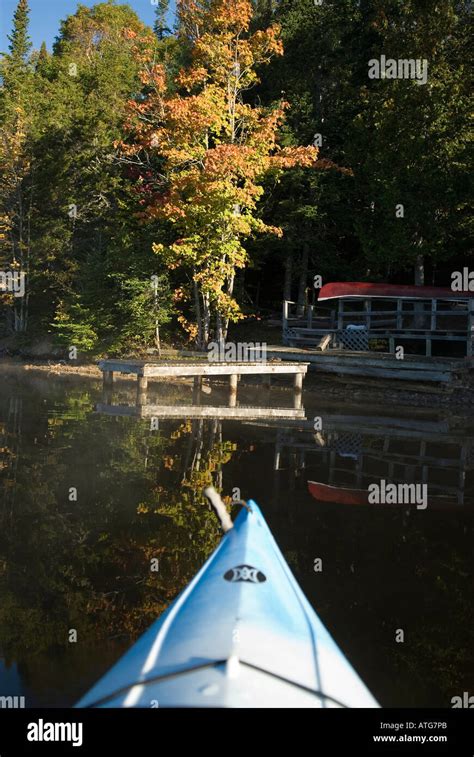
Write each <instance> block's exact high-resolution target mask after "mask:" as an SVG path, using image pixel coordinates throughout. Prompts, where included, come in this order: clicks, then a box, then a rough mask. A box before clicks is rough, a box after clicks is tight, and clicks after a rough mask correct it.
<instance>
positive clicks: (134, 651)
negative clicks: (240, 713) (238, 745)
mask: <svg viewBox="0 0 474 757" xmlns="http://www.w3.org/2000/svg"><path fill="white" fill-rule="evenodd" d="M78 706H79V707H89V706H96V707H205V706H209V707H377V706H378V705H377V702H376V701H375V699H374V698H373V697H372V695H371V694H370V692H369V691H368V689H367V688H366V686H365V685H364V684H363V682H362V681H361V679H360V678H359V676H358V675H357V673H356V672H355V671H354V669H353V668H352V667H351V665H350V664H349V662H348V661H347V659H346V658H345V657H344V655H343V654H342V652H341V651H340V650H339V648H338V647H337V645H336V644H335V642H334V641H333V640H332V638H331V636H330V635H329V633H328V632H327V630H326V629H325V627H324V626H323V624H322V623H321V621H320V620H319V618H318V617H317V615H316V613H315V612H314V610H313V609H312V607H311V606H310V604H309V602H308V601H307V599H306V597H305V596H304V594H303V592H302V591H301V589H300V588H299V586H298V584H297V583H296V580H295V578H294V577H293V575H292V573H291V571H290V569H289V567H288V565H287V563H286V561H285V559H284V557H283V555H282V554H281V552H280V550H279V548H278V546H277V544H276V542H275V540H274V538H273V536H272V534H271V532H270V530H269V529H268V526H267V525H266V523H265V520H264V518H263V516H262V514H261V512H260V510H259V508H258V506H257V505H256V504H255V503H254V502H249V503H248V506H247V508H245V507H244V508H242V510H241V511H240V513H239V515H238V517H237V519H236V521H235V524H234V527H233V528H232V529H231V530H230V531H228V533H226V535H225V536H224V537H223V538H222V541H221V543H220V544H219V546H218V547H217V549H216V550H215V551H214V553H213V554H212V555H211V556H210V558H209V559H208V561H207V562H206V563H205V565H204V566H203V567H202V569H201V570H200V571H199V573H198V574H197V575H196V576H195V578H194V579H193V580H192V581H191V583H190V584H189V585H188V586H187V587H186V589H184V591H183V592H182V593H181V594H180V595H179V597H178V598H177V599H176V600H175V602H174V603H173V604H172V605H171V606H170V607H169V608H168V610H167V611H166V612H165V613H164V614H163V615H162V617H161V618H159V619H158V620H157V621H156V622H155V623H154V624H153V625H152V626H151V627H150V628H149V630H148V631H147V632H146V633H145V634H144V635H143V636H142V637H141V638H140V639H139V640H138V641H137V643H136V644H135V645H134V646H133V647H132V648H131V649H130V650H129V651H128V652H127V653H126V654H125V655H124V656H123V657H122V658H121V660H119V661H118V663H117V664H116V665H115V666H114V667H113V668H112V669H111V670H110V671H109V672H108V673H107V674H106V675H105V676H104V677H103V678H102V679H101V680H100V681H99V682H98V683H97V684H96V685H95V686H94V687H93V688H92V689H91V691H90V692H88V693H87V694H86V695H85V696H84V697H83V698H82V699H81V701H80V702H79V704H78Z"/></svg>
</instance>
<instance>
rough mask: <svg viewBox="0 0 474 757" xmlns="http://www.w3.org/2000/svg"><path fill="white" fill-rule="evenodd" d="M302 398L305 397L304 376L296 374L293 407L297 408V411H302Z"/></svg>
mask: <svg viewBox="0 0 474 757" xmlns="http://www.w3.org/2000/svg"><path fill="white" fill-rule="evenodd" d="M302 396H303V374H302V373H295V380H294V396H293V407H294V408H295V410H300V409H301V400H302Z"/></svg>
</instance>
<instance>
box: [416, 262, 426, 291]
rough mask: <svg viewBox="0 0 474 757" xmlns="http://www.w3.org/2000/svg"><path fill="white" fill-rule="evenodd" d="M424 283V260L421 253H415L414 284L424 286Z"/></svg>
mask: <svg viewBox="0 0 474 757" xmlns="http://www.w3.org/2000/svg"><path fill="white" fill-rule="evenodd" d="M424 283H425V261H424V257H423V255H422V254H420V255H417V257H416V262H415V284H416V286H424Z"/></svg>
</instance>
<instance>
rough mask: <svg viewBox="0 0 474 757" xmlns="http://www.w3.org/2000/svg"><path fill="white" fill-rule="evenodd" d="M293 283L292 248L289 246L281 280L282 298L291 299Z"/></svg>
mask: <svg viewBox="0 0 474 757" xmlns="http://www.w3.org/2000/svg"><path fill="white" fill-rule="evenodd" d="M292 283H293V249H292V248H291V247H290V249H289V251H288V255H287V256H286V260H285V279H284V282H283V299H284V300H291V289H292Z"/></svg>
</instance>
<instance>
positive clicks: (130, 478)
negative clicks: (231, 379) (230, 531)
mask: <svg viewBox="0 0 474 757" xmlns="http://www.w3.org/2000/svg"><path fill="white" fill-rule="evenodd" d="M0 386H1V395H0V696H15V695H17V696H24V697H25V701H26V706H27V707H35V706H41V707H43V706H48V707H58V706H69V705H72V704H74V702H75V701H77V699H78V698H79V697H80V696H81V695H82V694H83V693H84V692H85V691H86V690H87V689H88V688H89V687H90V686H91V685H92V684H93V683H94V682H95V681H96V680H97V679H98V678H99V677H100V676H101V675H102V674H103V673H104V672H105V670H106V669H107V668H108V667H110V665H111V664H112V663H113V662H114V661H115V660H116V659H117V658H118V657H119V656H120V655H121V654H122V653H123V652H124V651H125V650H126V649H127V648H128V647H129V646H130V644H131V643H132V642H133V641H134V640H135V639H136V638H137V637H138V635H139V634H140V633H141V632H143V631H144V630H145V629H146V628H147V627H148V626H149V625H150V623H151V622H152V621H153V620H154V619H155V618H156V617H157V616H158V615H159V614H160V613H161V612H162V611H163V610H164V609H165V608H166V606H167V605H168V604H169V602H170V601H171V600H172V599H173V598H174V597H175V596H176V594H177V593H178V592H179V591H180V590H181V589H182V588H183V587H184V586H185V585H186V584H187V582H188V581H189V580H190V579H191V578H192V576H193V575H194V573H195V572H196V571H197V569H198V568H199V567H200V566H201V565H202V563H203V561H204V560H205V559H206V558H207V557H208V555H209V554H210V552H211V551H212V550H213V548H214V547H215V546H216V545H217V543H218V541H219V538H220V533H219V528H218V525H217V522H216V520H215V517H214V516H213V515H212V513H211V512H210V511H209V509H208V507H207V506H206V505H204V504H203V501H202V495H201V492H202V488H203V486H205V485H206V484H209V483H211V481H212V482H213V483H214V485H215V486H216V487H218V488H219V489H220V490H221V491H222V495H223V496H225V497H227V498H229V500H230V498H231V497H232V496H233V495H236V496H238V495H240V496H242V497H243V498H253V499H255V500H256V501H257V502H258V503H259V505H260V506H261V508H262V510H263V512H264V514H265V517H266V519H267V522H268V524H269V526H270V528H271V530H272V531H273V533H274V536H275V537H276V540H277V542H278V543H279V545H280V547H281V549H282V551H283V553H284V554H285V557H286V559H287V560H288V562H289V564H290V566H291V568H292V570H293V571H294V573H295V575H296V577H297V579H298V581H299V582H300V584H301V586H302V588H303V590H304V591H305V593H306V595H307V597H308V599H309V600H310V602H311V603H312V605H313V607H314V608H315V610H316V611H317V612H318V613H319V615H320V617H321V619H322V620H323V622H324V623H325V624H326V626H327V627H328V629H329V631H330V632H331V633H332V635H333V636H334V638H335V640H336V641H337V643H338V644H339V645H340V647H341V648H342V650H343V651H344V652H345V654H346V655H347V656H348V658H349V660H350V661H351V662H352V664H353V665H354V667H355V668H356V670H357V671H358V672H359V674H360V675H361V677H362V678H363V680H364V681H365V682H366V684H367V685H368V687H369V688H370V689H371V691H372V692H373V693H374V695H375V696H376V697H377V699H378V700H379V701H380V702H381V704H382V705H383V706H388V707H394V706H409V707H421V706H433V707H450V706H451V698H452V697H454V696H457V695H461V696H462V693H463V691H469V692H471V693H473V692H474V653H473V628H474V622H473V621H474V618H473V610H472V573H473V571H472V568H473V564H472V553H473V522H474V518H473V513H474V476H473V469H474V454H473V442H474V421H473V419H472V418H466V417H462V416H463V415H464V414H463V413H458V414H457V415H456V414H454V413H452V412H450V411H448V410H442V411H423V412H422V411H418V410H416V409H413V408H406V407H405V408H398V409H397V408H396V407H386V408H382V409H380V408H370V407H367V406H364V407H361V406H357V405H355V404H354V403H352V405H349V404H347V405H345V404H342V403H340V402H339V403H338V404H336V403H334V402H333V403H332V404H328V403H324V402H323V400H322V396H324V395H323V393H322V392H318V388H317V386H316V387H314V388H313V389H312V390H311V391H308V392H305V394H304V395H303V406H304V409H303V410H302V411H301V412H300V413H295V412H294V411H291V409H292V407H293V400H292V394H291V392H289V391H288V390H285V389H284V388H283V386H282V387H281V388H279V387H276V388H273V389H272V390H271V391H268V390H265V389H264V388H263V387H262V388H260V387H252V386H248V387H245V386H241V387H240V388H239V404H240V407H242V406H253V407H259V408H261V409H260V411H259V413H260V414H261V417H258V418H257V417H255V415H256V414H255V413H254V417H252V412H250V411H249V412H244V413H243V412H241V413H240V417H236V418H232V419H229V418H222V417H219V415H217V417H216V418H212V417H211V418H203V417H201V418H200V417H199V415H200V414H204V413H205V412H206V411H205V410H202V407H207V406H219V407H225V406H226V401H227V396H226V388H225V387H224V386H220V387H219V386H217V387H214V386H213V388H212V392H211V393H206V394H204V395H203V396H202V397H201V400H200V401H201V406H200V407H201V409H200V408H199V406H198V407H195V408H194V409H193V410H192V412H191V411H190V410H189V406H190V405H192V403H193V395H192V389H191V387H190V386H188V385H183V384H180V385H176V386H172V385H170V384H153V385H152V387H151V389H150V392H149V396H148V402H149V403H151V404H153V405H160V406H161V410H157V412H156V414H155V420H153V421H151V420H150V419H149V418H140V417H138V416H137V417H134V416H133V415H130V416H127V415H123V413H127V412H132V413H133V412H136V411H134V410H129V411H127V410H124V409H123V406H124V405H130V406H132V405H133V404H134V400H135V389H134V387H133V385H132V384H128V383H125V382H124V383H122V382H119V384H118V386H117V388H116V390H115V393H114V396H113V404H114V406H115V408H117V407H118V409H113V408H110V407H109V408H104V407H103V403H104V397H102V390H101V386H100V384H99V383H98V382H97V381H95V380H90V379H85V378H79V377H76V378H73V379H71V378H68V379H64V378H63V379H61V378H59V377H46V376H45V375H44V374H40V373H38V372H35V373H25V372H17V373H13V372H11V373H8V374H1V375H0ZM208 391H209V390H208ZM109 399H110V398H109ZM194 400H196V397H194ZM121 406H122V407H121ZM180 406H188V410H183V411H182V412H181V411H178V410H176V408H177V407H180ZM268 407H274V408H276V407H279V408H287V409H288V411H289V412H288V415H289V416H293V417H288V418H286V419H284V418H280V419H272V418H270V417H266V416H265V411H264V410H263V409H262V408H268ZM222 412H226V411H222ZM173 413H178V415H177V417H170V415H173ZM221 415H222V413H221ZM315 418H316V419H321V420H320V421H318V420H316V421H315V420H314V419H315ZM381 479H386V480H387V481H393V482H402V483H412V482H418V483H419V482H425V483H427V486H428V492H429V498H428V500H429V501H428V507H427V508H426V509H424V510H423V509H417V508H416V507H410V506H403V507H399V506H392V507H388V506H380V505H366V504H344V500H345V498H346V496H347V489H350V490H363V489H364V488H365V489H367V485H368V484H369V483H370V482H374V481H380V480H381ZM308 481H313V482H317V483H318V484H325V485H329V486H332V487H335V489H336V494H334V489H332V490H331V492H333V496H334V497H335V498H336V499H338V500H339V501H336V502H328V501H323V499H322V498H319V499H315V498H314V497H313V496H312V495H311V494H310V492H309V490H308ZM341 490H342V491H341ZM317 558H320V559H321V560H322V570H321V571H315V569H314V567H315V560H316V559H317ZM155 559H157V560H158V565H159V570H158V571H152V570H150V565H151V562H152V560H155ZM399 629H401V630H403V632H404V641H403V642H397V641H396V634H397V630H399ZM76 637H77V641H74V639H75V638H76ZM399 637H400V634H399Z"/></svg>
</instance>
